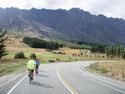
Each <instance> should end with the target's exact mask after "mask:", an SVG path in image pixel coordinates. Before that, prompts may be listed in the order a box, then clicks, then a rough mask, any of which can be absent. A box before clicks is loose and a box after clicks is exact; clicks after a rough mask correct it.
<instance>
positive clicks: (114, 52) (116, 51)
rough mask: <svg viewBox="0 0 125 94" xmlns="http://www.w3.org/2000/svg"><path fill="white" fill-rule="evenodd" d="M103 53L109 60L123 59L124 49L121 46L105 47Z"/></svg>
mask: <svg viewBox="0 0 125 94" xmlns="http://www.w3.org/2000/svg"><path fill="white" fill-rule="evenodd" d="M105 53H106V55H107V57H111V58H115V57H118V58H119V57H123V58H124V53H125V48H124V47H123V46H111V47H106V49H105Z"/></svg>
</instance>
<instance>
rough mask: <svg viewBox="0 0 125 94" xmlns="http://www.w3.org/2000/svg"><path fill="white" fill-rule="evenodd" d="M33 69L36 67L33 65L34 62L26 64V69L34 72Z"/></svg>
mask: <svg viewBox="0 0 125 94" xmlns="http://www.w3.org/2000/svg"><path fill="white" fill-rule="evenodd" d="M35 67H36V63H35V61H34V60H30V61H28V62H27V68H28V69H31V70H34V69H35Z"/></svg>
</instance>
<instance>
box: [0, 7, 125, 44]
mask: <svg viewBox="0 0 125 94" xmlns="http://www.w3.org/2000/svg"><path fill="white" fill-rule="evenodd" d="M0 27H1V28H5V29H8V30H9V31H14V32H21V33H24V34H26V35H27V36H28V34H30V35H29V36H34V35H35V36H40V37H47V38H50V39H61V40H72V41H82V42H91V43H103V44H123V45H125V20H124V19H119V18H112V17H110V18H108V17H106V16H104V15H101V14H100V15H93V14H91V13H89V12H87V11H84V10H82V9H79V8H72V9H69V10H64V9H57V10H51V9H36V8H32V9H29V10H26V9H18V8H5V9H3V8H0Z"/></svg>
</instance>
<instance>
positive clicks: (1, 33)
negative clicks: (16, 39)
mask: <svg viewBox="0 0 125 94" xmlns="http://www.w3.org/2000/svg"><path fill="white" fill-rule="evenodd" d="M6 33H7V30H4V29H0V59H1V58H2V57H3V56H6V55H7V54H8V53H7V50H6V48H5V47H6V45H5V41H6V39H7V37H6V36H5V35H6Z"/></svg>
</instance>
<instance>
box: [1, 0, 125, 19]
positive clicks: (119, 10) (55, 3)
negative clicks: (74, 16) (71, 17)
mask: <svg viewBox="0 0 125 94" xmlns="http://www.w3.org/2000/svg"><path fill="white" fill-rule="evenodd" d="M0 7H3V8H5V7H18V8H26V9H30V8H32V7H35V8H49V9H58V8H63V9H70V8H72V7H79V8H81V9H83V10H85V11H89V12H91V13H93V14H104V15H106V16H109V17H119V18H125V12H124V10H125V0H0Z"/></svg>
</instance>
